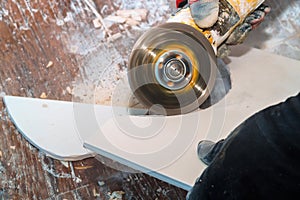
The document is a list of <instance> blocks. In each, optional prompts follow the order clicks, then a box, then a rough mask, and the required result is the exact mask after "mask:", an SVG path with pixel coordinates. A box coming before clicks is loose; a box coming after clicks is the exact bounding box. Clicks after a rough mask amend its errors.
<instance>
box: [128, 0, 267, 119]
mask: <svg viewBox="0 0 300 200" xmlns="http://www.w3.org/2000/svg"><path fill="white" fill-rule="evenodd" d="M262 2H263V0H220V3H219V19H218V20H217V22H216V23H215V24H214V25H213V26H212V27H210V28H206V29H201V28H199V27H198V26H197V24H196V23H195V22H194V20H193V18H192V15H191V11H190V8H189V7H188V6H186V7H184V8H182V9H180V10H178V11H177V12H176V13H175V14H174V15H173V16H171V17H170V18H169V20H168V21H167V23H165V24H162V25H159V26H157V27H155V28H152V29H150V30H149V31H147V32H145V33H144V34H143V35H142V36H141V37H140V38H139V39H138V40H137V42H136V43H135V45H134V47H133V50H132V52H131V55H130V59H129V67H128V79H129V84H130V87H131V89H132V91H133V93H134V95H135V97H136V98H137V99H138V100H139V101H140V102H141V103H142V104H144V105H145V106H146V107H147V108H149V109H150V112H152V113H154V114H160V115H177V114H185V113H189V112H192V111H194V110H196V109H197V108H199V106H200V105H201V104H202V103H203V102H204V101H205V100H206V99H207V98H208V96H209V94H210V92H211V90H212V88H213V86H214V83H215V78H216V73H217V67H216V54H217V48H218V46H219V45H221V44H222V43H223V42H224V41H225V40H226V39H227V38H228V37H229V35H230V34H231V33H232V31H233V30H234V29H235V28H236V27H237V26H238V25H240V24H241V23H242V22H243V21H244V19H245V18H246V17H247V16H248V15H249V14H250V13H251V12H253V11H254V10H255V9H256V8H257V7H258V6H259V5H261V4H262Z"/></svg>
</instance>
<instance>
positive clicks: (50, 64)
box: [46, 61, 54, 69]
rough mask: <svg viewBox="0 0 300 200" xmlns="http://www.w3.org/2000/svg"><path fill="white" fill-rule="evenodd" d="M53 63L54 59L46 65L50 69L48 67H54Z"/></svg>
mask: <svg viewBox="0 0 300 200" xmlns="http://www.w3.org/2000/svg"><path fill="white" fill-rule="evenodd" d="M53 64H54V63H53V62H52V61H49V62H48V64H47V66H46V68H47V69H48V68H50V67H52V66H53Z"/></svg>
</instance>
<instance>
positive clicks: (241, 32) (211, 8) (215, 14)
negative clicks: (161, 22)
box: [181, 0, 270, 57]
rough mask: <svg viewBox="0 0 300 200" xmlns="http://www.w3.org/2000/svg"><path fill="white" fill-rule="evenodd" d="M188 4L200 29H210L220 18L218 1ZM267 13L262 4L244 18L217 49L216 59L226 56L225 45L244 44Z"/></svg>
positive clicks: (226, 49) (197, 1)
mask: <svg viewBox="0 0 300 200" xmlns="http://www.w3.org/2000/svg"><path fill="white" fill-rule="evenodd" d="M184 2H186V1H184ZM188 3H189V4H190V8H191V15H192V17H193V19H194V21H195V23H196V24H197V25H198V26H199V27H200V28H203V29H204V28H210V27H212V26H213V25H214V24H215V23H216V22H217V21H218V19H219V18H220V16H219V7H220V5H219V4H220V3H219V0H189V2H188ZM181 4H184V3H183V1H181ZM269 12H270V7H268V6H266V5H264V4H262V5H261V6H259V7H258V8H257V9H256V10H255V11H254V12H253V13H251V14H250V15H249V16H248V17H246V18H245V20H244V22H243V23H242V24H241V25H239V26H238V27H237V28H235V30H234V31H233V32H232V34H231V35H230V36H229V37H228V39H227V40H226V41H225V43H223V45H221V46H220V47H219V49H218V57H225V56H227V55H228V53H229V50H228V46H227V45H236V44H240V43H242V42H244V40H245V38H246V37H247V35H248V34H249V32H250V31H251V30H253V29H255V28H256V27H257V26H258V25H259V24H260V23H261V22H262V21H263V20H264V17H265V15H266V14H267V13H269ZM232 17H233V16H232ZM227 20H228V19H227ZM231 20H233V19H231Z"/></svg>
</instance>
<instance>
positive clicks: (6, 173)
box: [0, 0, 186, 200]
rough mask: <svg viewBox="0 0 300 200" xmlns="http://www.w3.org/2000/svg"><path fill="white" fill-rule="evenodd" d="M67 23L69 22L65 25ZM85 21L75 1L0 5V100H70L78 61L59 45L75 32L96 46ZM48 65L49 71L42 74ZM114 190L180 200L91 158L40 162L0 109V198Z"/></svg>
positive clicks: (95, 195) (83, 195)
mask: <svg viewBox="0 0 300 200" xmlns="http://www.w3.org/2000/svg"><path fill="white" fill-rule="evenodd" d="M104 3H106V4H109V5H111V7H110V9H113V8H114V6H115V5H113V4H111V3H110V2H109V1H108V0H107V1H102V0H97V1H96V5H97V6H98V9H99V10H100V9H101V8H102V7H103V5H104ZM71 5H72V6H71ZM74 6H75V8H74ZM76 12H77V13H76ZM107 12H109V9H108V11H107ZM69 14H71V16H70V15H69ZM66 17H67V18H66ZM70 17H71V18H72V17H73V21H68V20H67V19H70ZM61 19H66V20H65V21H61ZM93 19H94V15H93V13H92V12H90V11H89V10H88V9H87V7H86V5H85V4H84V1H83V0H72V1H71V0H42V1H36V0H31V1H30V0H20V1H17V0H2V1H0V92H1V96H3V95H4V94H6V95H16V96H26V97H40V96H41V94H42V93H45V94H46V96H47V98H48V99H56V100H67V101H71V100H72V96H71V95H70V94H69V93H68V92H66V91H68V90H67V89H66V88H68V87H70V86H71V85H72V82H73V81H74V79H75V77H77V76H78V73H79V71H80V70H81V69H80V65H79V61H80V60H81V59H82V57H83V55H80V54H76V53H70V52H66V51H65V49H66V46H65V45H66V44H65V42H64V38H66V36H68V35H69V34H70V33H71V32H74V31H76V32H77V33H79V34H80V33H82V35H83V37H84V38H86V39H87V40H89V41H90V40H95V41H96V42H98V41H97V38H92V37H95V34H89V33H88V32H89V29H86V28H85V29H84V28H83V27H84V26H81V25H82V24H85V25H87V26H89V27H90V29H91V30H92V29H93V28H94V27H93V25H92V20H93ZM74 21H75V22H76V23H74ZM85 56H86V55H85ZM50 61H52V62H53V65H52V66H51V67H48V68H47V67H46V66H47V65H48V63H49V62H50ZM24 117H26V116H24ZM72 169H74V173H72ZM58 177H59V178H58ZM78 180H80V181H78ZM114 191H123V192H124V194H123V199H172V200H173V199H184V198H185V195H186V192H185V191H183V190H181V189H178V188H176V187H173V186H171V185H169V184H166V183H164V182H161V181H159V180H157V179H154V178H152V177H149V176H147V175H145V174H130V173H124V172H120V171H116V170H114V169H111V168H109V167H107V166H106V165H104V164H102V163H101V162H100V161H98V160H97V159H94V158H91V159H86V160H83V161H78V162H72V163H67V165H64V164H62V163H61V162H60V161H57V160H53V159H50V158H48V157H45V156H44V155H42V154H41V153H39V151H38V150H37V149H36V148H34V147H33V146H31V145H30V144H29V143H28V142H27V141H26V140H25V139H24V138H23V137H22V136H21V135H20V134H19V133H18V131H17V130H16V129H15V127H14V125H13V124H12V122H11V121H10V120H9V118H8V114H7V112H6V110H5V107H4V105H3V103H2V101H1V102H0V199H56V198H57V199H109V196H110V195H109V194H110V193H112V192H114Z"/></svg>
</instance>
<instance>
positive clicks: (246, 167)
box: [187, 93, 300, 200]
mask: <svg viewBox="0 0 300 200" xmlns="http://www.w3.org/2000/svg"><path fill="white" fill-rule="evenodd" d="M201 146H203V148H202V147H201ZM209 146H210V145H209V143H208V142H202V144H201V143H200V152H199V153H200V157H201V158H202V159H203V160H204V161H205V163H206V164H208V167H207V168H206V170H205V171H204V172H203V173H202V175H201V176H200V177H199V178H198V180H197V181H196V183H195V185H194V187H193V188H192V190H191V191H190V193H189V194H188V196H187V199H189V200H198V199H199V200H206V199H213V200H218V199H220V200H227V199H228V200H229V199H230V200H232V199H237V200H240V199H241V200H247V199H254V200H260V199H262V200H266V199H298V198H299V196H300V170H299V169H300V93H299V94H298V95H297V96H295V97H292V98H289V99H288V100H287V101H285V102H284V103H280V104H278V105H275V106H271V107H269V108H267V109H264V110H262V111H260V112H258V113H256V114H255V115H253V116H252V117H250V118H249V119H247V120H246V121H245V122H243V123H242V124H241V125H239V126H238V127H237V128H236V129H235V130H234V131H233V132H232V133H231V134H230V135H229V136H228V137H227V138H226V139H225V140H221V141H219V142H218V143H216V144H215V145H212V146H211V147H209ZM202 150H204V151H206V152H205V153H201V151H202ZM207 150H208V151H207Z"/></svg>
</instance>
